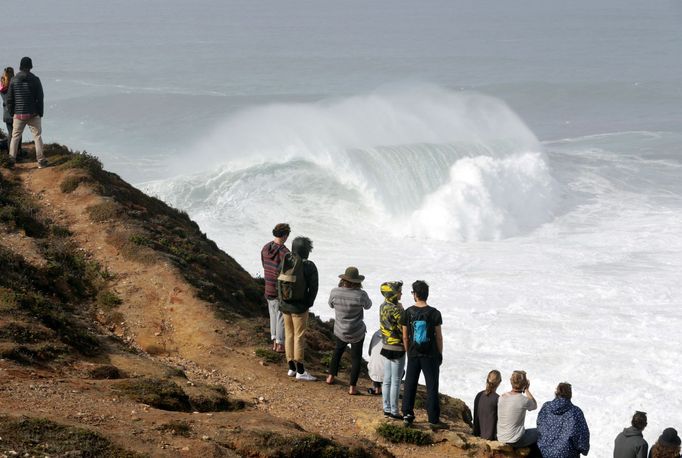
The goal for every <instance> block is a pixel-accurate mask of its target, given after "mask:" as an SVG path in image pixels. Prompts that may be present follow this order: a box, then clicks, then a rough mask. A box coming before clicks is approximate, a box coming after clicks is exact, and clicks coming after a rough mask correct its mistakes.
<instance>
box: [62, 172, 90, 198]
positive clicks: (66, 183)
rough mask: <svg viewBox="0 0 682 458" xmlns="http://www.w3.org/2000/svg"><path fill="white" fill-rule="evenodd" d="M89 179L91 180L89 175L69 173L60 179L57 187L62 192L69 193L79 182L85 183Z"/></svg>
mask: <svg viewBox="0 0 682 458" xmlns="http://www.w3.org/2000/svg"><path fill="white" fill-rule="evenodd" d="M89 181H92V179H91V178H90V177H87V176H84V175H71V176H68V177H66V178H64V180H62V182H61V183H60V184H59V189H60V190H61V191H62V192H63V193H64V194H70V193H72V192H73V191H75V190H76V189H77V188H78V186H79V185H80V184H81V183H87V182H89Z"/></svg>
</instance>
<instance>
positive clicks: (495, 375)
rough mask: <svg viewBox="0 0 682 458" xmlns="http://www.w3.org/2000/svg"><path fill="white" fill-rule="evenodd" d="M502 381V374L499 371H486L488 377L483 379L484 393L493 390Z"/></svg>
mask: <svg viewBox="0 0 682 458" xmlns="http://www.w3.org/2000/svg"><path fill="white" fill-rule="evenodd" d="M500 383H502V374H500V371H498V370H496V369H494V370H492V371H490V372H488V378H487V379H486V380H485V394H490V393H492V392H494V391H495V390H496V389H497V387H498V386H500Z"/></svg>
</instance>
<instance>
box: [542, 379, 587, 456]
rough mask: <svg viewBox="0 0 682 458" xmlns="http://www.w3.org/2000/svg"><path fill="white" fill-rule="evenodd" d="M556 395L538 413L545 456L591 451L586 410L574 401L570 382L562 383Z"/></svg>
mask: <svg viewBox="0 0 682 458" xmlns="http://www.w3.org/2000/svg"><path fill="white" fill-rule="evenodd" d="M555 394H556V398H554V400H553V401H549V402H546V403H545V404H544V405H543V406H542V409H540V413H539V414H538V420H537V425H538V448H539V449H540V452H542V456H543V458H578V457H579V456H580V455H581V454H582V455H587V453H588V452H589V451H590V430H589V428H588V427H587V422H586V421H585V416H584V415H583V411H582V410H580V408H579V407H577V406H574V405H573V403H572V402H571V397H572V396H573V392H572V389H571V384H570V383H559V386H557V388H556V391H555Z"/></svg>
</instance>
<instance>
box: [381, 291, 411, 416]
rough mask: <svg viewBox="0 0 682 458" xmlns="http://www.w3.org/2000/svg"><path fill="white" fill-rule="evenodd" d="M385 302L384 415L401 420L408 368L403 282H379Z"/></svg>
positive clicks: (382, 326)
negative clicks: (400, 405)
mask: <svg viewBox="0 0 682 458" xmlns="http://www.w3.org/2000/svg"><path fill="white" fill-rule="evenodd" d="M380 290H381V295H382V296H384V303H383V304H381V308H380V309H379V325H380V327H381V335H382V337H383V342H382V347H381V355H382V357H383V358H384V359H385V360H386V361H385V363H384V386H383V401H384V416H385V417H388V418H393V419H395V420H402V419H403V416H402V415H400V413H399V412H398V402H399V400H400V382H401V381H402V379H403V371H404V369H405V348H404V345H403V328H402V326H401V325H400V317H401V316H402V314H403V312H404V309H403V305H402V304H401V303H400V298H401V297H402V296H403V282H401V281H388V282H385V283H382V284H381V286H380Z"/></svg>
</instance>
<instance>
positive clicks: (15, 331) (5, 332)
mask: <svg viewBox="0 0 682 458" xmlns="http://www.w3.org/2000/svg"><path fill="white" fill-rule="evenodd" d="M52 337H54V333H51V332H49V331H48V330H47V329H45V328H43V327H40V326H35V325H32V324H28V323H17V322H10V323H7V324H5V325H4V326H0V339H2V340H9V341H11V342H16V343H22V344H23V343H38V342H42V341H45V340H49V339H50V338H52Z"/></svg>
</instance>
